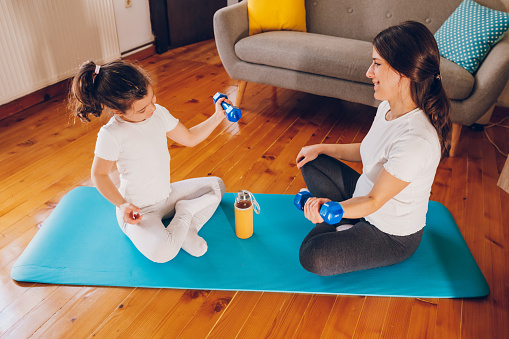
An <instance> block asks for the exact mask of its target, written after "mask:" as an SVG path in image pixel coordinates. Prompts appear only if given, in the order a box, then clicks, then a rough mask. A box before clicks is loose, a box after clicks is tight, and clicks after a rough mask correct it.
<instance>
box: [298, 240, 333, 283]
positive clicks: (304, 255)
mask: <svg viewBox="0 0 509 339" xmlns="http://www.w3.org/2000/svg"><path fill="white" fill-rule="evenodd" d="M299 260H300V264H301V265H302V267H303V268H304V269H305V270H306V271H308V272H311V273H314V274H317V275H321V276H328V275H331V273H330V267H329V265H328V262H327V259H326V256H324V255H323V253H322V251H321V250H320V249H319V248H317V246H315V244H313V242H312V241H311V242H308V243H306V244H303V245H302V246H301V248H300V251H299Z"/></svg>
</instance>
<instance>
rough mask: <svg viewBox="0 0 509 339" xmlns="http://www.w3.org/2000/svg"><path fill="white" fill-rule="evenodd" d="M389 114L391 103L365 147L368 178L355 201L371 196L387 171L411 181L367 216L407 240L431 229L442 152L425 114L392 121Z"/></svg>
mask: <svg viewBox="0 0 509 339" xmlns="http://www.w3.org/2000/svg"><path fill="white" fill-rule="evenodd" d="M389 110H390V106H389V102H387V101H384V102H382V103H381V104H380V106H379V107H378V110H377V113H376V116H375V119H374V121H373V124H372V126H371V128H370V130H369V132H368V134H367V135H366V137H365V138H364V140H363V141H362V143H361V147H360V152H361V158H362V164H363V173H362V175H361V176H360V178H359V180H358V181H357V185H356V187H355V192H354V194H353V196H354V197H357V196H365V195H367V194H369V192H370V191H371V189H372V188H373V185H374V182H375V181H376V179H377V178H378V175H379V174H380V171H381V170H382V167H383V168H385V170H386V171H387V172H389V173H390V174H391V175H393V176H394V177H396V178H398V179H400V180H403V181H406V182H409V183H410V184H409V185H408V186H407V187H405V188H404V189H403V190H402V191H401V192H400V193H398V194H397V195H396V196H395V197H394V198H392V199H391V200H389V201H388V202H387V203H386V204H385V205H383V206H382V207H381V208H380V209H378V210H377V211H376V212H374V213H372V214H370V215H368V216H366V217H365V219H366V220H367V221H369V222H370V223H371V224H373V225H375V226H376V227H377V228H378V229H380V230H381V231H383V232H386V233H389V234H393V235H401V236H403V235H410V234H413V233H415V232H417V231H419V230H420V229H422V228H423V227H424V226H425V224H426V212H427V211H428V201H429V197H430V192H431V186H432V184H433V181H434V178H435V173H436V170H437V167H438V164H439V162H440V157H441V149H440V141H439V138H438V135H437V132H436V130H435V128H434V127H433V126H432V125H431V122H430V121H429V120H428V117H427V116H426V114H425V113H424V112H423V111H422V110H421V109H418V108H417V109H414V110H413V111H410V112H408V113H406V114H404V115H403V116H400V117H398V118H396V119H394V120H390V121H387V120H386V118H385V116H386V114H387V112H388V111H389Z"/></svg>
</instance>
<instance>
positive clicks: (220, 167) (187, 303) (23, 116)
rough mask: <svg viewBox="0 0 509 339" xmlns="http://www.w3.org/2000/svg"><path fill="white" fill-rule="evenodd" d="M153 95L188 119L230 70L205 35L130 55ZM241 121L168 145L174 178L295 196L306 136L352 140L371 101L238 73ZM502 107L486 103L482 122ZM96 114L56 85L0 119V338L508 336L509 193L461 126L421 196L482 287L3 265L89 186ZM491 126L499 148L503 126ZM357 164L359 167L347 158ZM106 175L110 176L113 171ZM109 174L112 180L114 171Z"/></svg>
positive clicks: (479, 141)
mask: <svg viewBox="0 0 509 339" xmlns="http://www.w3.org/2000/svg"><path fill="white" fill-rule="evenodd" d="M141 64H142V66H144V67H145V68H146V69H147V70H148V72H149V73H150V74H151V76H152V78H153V80H154V83H155V90H156V94H157V100H158V102H159V103H160V104H162V105H163V106H166V107H167V108H169V110H170V111H171V112H172V113H173V115H175V116H176V117H178V118H179V119H180V121H182V122H183V123H184V124H185V125H186V126H188V127H190V126H193V125H194V124H196V123H198V122H201V121H203V120H204V119H205V118H206V117H207V116H209V115H210V114H211V113H212V112H213V105H212V95H214V94H215V92H216V91H223V92H226V93H227V94H228V95H229V96H230V99H232V101H234V99H235V96H236V82H235V81H232V80H231V79H230V78H229V77H228V75H227V74H226V72H225V71H224V69H223V67H222V65H221V62H220V59H219V57H218V55H217V52H216V49H215V45H214V42H213V41H207V42H203V43H199V44H196V45H192V46H187V47H183V48H180V49H177V50H172V51H170V52H167V53H166V54H163V55H160V56H153V57H150V58H148V59H145V60H143V61H142V62H141ZM242 109H243V114H244V115H243V117H242V119H241V120H240V122H239V123H238V124H230V123H228V122H224V123H223V124H222V125H221V126H220V127H219V128H218V129H217V130H216V131H215V132H214V133H213V134H212V135H211V137H209V138H208V139H207V140H206V141H205V142H203V143H202V144H200V145H199V146H196V147H195V148H184V147H181V146H180V145H177V144H172V143H171V142H170V143H169V147H170V153H171V155H172V180H174V181H176V180H181V179H185V178H191V177H198V176H207V175H217V176H219V177H221V178H223V179H224V181H225V183H226V189H227V191H229V192H235V191H237V190H239V189H249V190H251V191H252V192H259V193H287V194H294V193H296V192H297V191H298V190H299V189H300V188H301V187H303V186H304V182H303V179H302V176H301V175H300V173H299V171H298V170H297V168H296V166H295V157H296V155H297V153H298V151H299V150H300V148H301V147H302V146H304V145H308V144H313V143H319V142H327V143H336V142H344V143H349V142H360V141H361V140H362V138H363V136H364V135H365V134H366V132H367V130H368V129H369V127H370V125H371V122H372V119H373V116H374V112H375V110H374V109H373V108H369V107H365V106H361V105H356V104H352V103H347V102H342V101H340V100H336V99H330V98H325V97H319V96H315V95H310V94H306V93H301V92H295V91H291V90H285V89H275V88H273V87H270V86H262V85H256V84H249V85H248V87H247V90H246V94H245V96H244V99H243V107H242ZM504 114H507V113H503V114H498V115H497V114H496V115H495V116H494V117H493V118H492V122H493V121H497V120H500V119H501V118H502V117H503V115H504ZM101 124H102V121H99V120H96V121H93V122H92V123H89V124H87V125H84V124H81V123H80V122H79V121H77V122H76V123H74V121H73V119H72V118H70V117H69V113H68V112H67V110H66V103H65V96H63V95H62V96H60V97H57V98H56V99H54V100H51V101H50V102H45V103H42V104H39V105H38V106H35V107H32V108H29V109H27V110H25V111H23V112H21V113H18V114H16V115H14V116H11V117H9V118H6V119H4V120H1V121H0V145H1V146H2V147H1V148H0V163H1V164H2V165H1V168H0V201H1V203H0V204H1V205H0V206H1V207H0V336H1V337H2V338H26V337H34V338H60V337H67V338H83V337H89V336H95V337H99V338H111V337H119V336H121V337H138V338H139V337H151V336H153V337H165V338H174V337H182V338H235V337H238V338H265V337H271V338H292V337H300V338H320V337H322V338H380V337H382V338H433V337H434V338H486V339H488V338H504V337H505V338H508V337H509V222H508V220H509V208H508V207H509V194H507V193H505V192H504V191H502V190H501V189H499V188H498V187H497V186H496V183H497V180H498V177H499V174H500V172H501V170H502V167H503V165H504V161H505V157H504V156H502V155H501V154H499V153H498V152H497V151H496V150H495V148H494V147H493V146H492V145H491V144H490V143H489V142H488V140H487V138H486V136H485V135H484V133H483V132H473V131H470V130H469V129H468V128H466V127H464V128H463V132H462V135H461V140H460V146H459V150H458V152H459V155H458V157H457V158H454V159H446V160H445V161H443V162H442V163H441V165H440V167H439V169H438V173H437V177H436V180H435V184H434V186H433V190H432V197H431V198H432V200H436V201H439V202H441V203H443V204H444V205H445V206H446V207H447V208H448V209H449V210H450V211H451V213H452V215H453V216H454V219H455V220H456V222H457V224H458V226H459V228H460V230H461V232H462V234H463V236H464V238H465V240H466V242H467V244H468V246H469V248H470V250H471V251H472V254H473V255H474V257H475V259H476V261H477V263H478V264H479V266H480V268H481V270H482V272H483V273H484V276H485V277H486V279H487V281H488V283H489V285H490V288H491V293H490V295H489V296H488V297H487V298H482V299H459V300H458V299H455V300H451V299H412V298H389V297H362V296H328V295H302V294H284V293H254V292H228V291H196V290H172V289H143V288H122V287H111V288H109V287H88V286H57V285H43V284H32V283H19V284H18V283H16V282H14V281H12V279H11V278H10V271H11V267H12V266H13V264H14V262H15V261H16V259H17V258H18V257H19V255H20V254H21V253H22V252H23V250H24V249H25V247H26V246H27V245H28V243H29V242H30V240H31V239H32V238H33V237H34V235H35V234H36V233H37V231H38V229H39V228H40V227H41V225H42V222H43V221H44V220H45V219H46V218H47V217H48V215H49V214H50V213H51V211H52V210H53V208H54V207H55V205H56V204H57V203H58V202H59V201H60V199H61V198H62V197H63V196H64V195H65V194H66V193H67V192H69V191H70V190H71V189H73V188H75V187H77V186H82V185H90V174H89V171H90V165H91V162H92V157H93V149H94V145H95V139H96V135H97V131H98V129H99V127H100V126H101ZM487 132H488V134H489V135H490V136H491V137H492V139H494V141H495V142H496V143H497V144H498V145H500V146H501V148H502V149H503V151H504V152H507V151H508V143H509V142H508V141H509V131H508V130H507V129H504V128H501V127H493V128H490V129H488V131H487ZM355 168H356V169H357V170H361V168H360V167H359V166H356V167H355ZM114 176H115V175H114ZM115 180H118V179H117V178H116V179H115Z"/></svg>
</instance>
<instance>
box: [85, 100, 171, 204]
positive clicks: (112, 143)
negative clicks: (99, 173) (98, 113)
mask: <svg viewBox="0 0 509 339" xmlns="http://www.w3.org/2000/svg"><path fill="white" fill-rule="evenodd" d="M178 122H179V120H178V119H176V118H175V117H173V116H172V115H171V114H170V112H169V111H168V110H167V109H166V108H164V107H162V106H160V105H158V104H156V110H155V111H154V114H153V115H152V116H151V117H150V118H148V119H146V120H144V121H141V122H128V121H125V120H123V119H121V118H120V117H118V116H117V115H115V116H113V117H112V118H111V119H110V120H109V121H108V123H107V124H106V125H104V126H103V127H101V129H100V130H99V133H98V135H97V142H96V146H95V155H96V156H98V157H99V158H102V159H105V160H109V161H115V162H116V164H117V168H118V171H119V173H120V189H119V191H120V194H122V196H123V197H124V199H125V200H127V201H129V202H131V203H133V204H134V205H136V206H138V207H140V208H142V207H145V206H148V205H152V204H155V203H157V202H159V201H161V200H163V199H166V198H167V197H168V196H169V195H170V153H169V151H168V144H167V137H166V133H167V132H169V131H171V130H173V129H174V128H175V127H176V126H177V124H178Z"/></svg>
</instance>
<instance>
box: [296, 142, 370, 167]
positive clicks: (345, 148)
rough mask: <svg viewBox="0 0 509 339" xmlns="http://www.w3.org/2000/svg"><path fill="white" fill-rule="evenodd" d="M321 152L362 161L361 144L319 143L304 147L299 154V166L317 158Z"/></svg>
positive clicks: (337, 157) (340, 158)
mask: <svg viewBox="0 0 509 339" xmlns="http://www.w3.org/2000/svg"><path fill="white" fill-rule="evenodd" d="M320 154H325V155H328V156H330V157H333V158H336V159H338V160H345V161H352V162H360V161H361V144H360V143H356V144H317V145H311V146H305V147H303V148H302V149H301V150H300V152H299V154H298V155H297V160H296V161H297V167H298V168H301V167H302V166H304V164H306V163H308V162H310V161H312V160H315V159H316V157H318V156H319V155H320Z"/></svg>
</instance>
